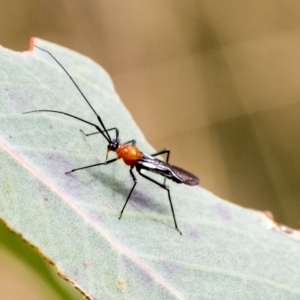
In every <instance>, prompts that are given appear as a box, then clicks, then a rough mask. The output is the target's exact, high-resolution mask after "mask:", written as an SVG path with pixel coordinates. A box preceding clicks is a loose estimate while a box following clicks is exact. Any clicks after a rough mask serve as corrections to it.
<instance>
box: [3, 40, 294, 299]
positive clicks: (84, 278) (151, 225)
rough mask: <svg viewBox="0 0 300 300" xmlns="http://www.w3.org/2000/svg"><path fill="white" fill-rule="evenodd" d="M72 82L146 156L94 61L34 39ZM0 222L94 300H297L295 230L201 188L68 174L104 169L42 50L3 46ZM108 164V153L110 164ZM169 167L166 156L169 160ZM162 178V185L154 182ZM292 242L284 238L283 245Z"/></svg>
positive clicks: (76, 101)
mask: <svg viewBox="0 0 300 300" xmlns="http://www.w3.org/2000/svg"><path fill="white" fill-rule="evenodd" d="M34 42H35V43H36V45H38V46H40V47H42V48H44V49H47V50H48V51H50V52H51V53H52V54H53V55H54V56H55V57H56V58H57V59H58V60H59V61H60V62H61V63H62V64H63V66H64V67H65V68H66V69H67V70H68V71H69V72H70V74H71V75H72V77H73V78H74V79H75V81H76V82H77V83H78V85H79V86H80V88H81V89H82V91H83V92H84V94H85V95H86V96H87V98H88V99H89V101H90V102H91V103H92V105H93V107H94V108H95V110H96V111H97V112H98V113H99V114H100V115H101V117H102V119H103V121H104V123H105V125H106V126H107V128H111V127H118V128H119V129H120V136H121V139H122V141H123V142H125V141H127V140H131V139H133V138H134V139H136V141H137V145H138V147H139V148H140V149H141V151H143V152H145V153H149V154H151V153H154V152H155V151H154V149H153V148H152V147H151V146H150V145H149V144H148V143H147V142H146V140H145V138H144V136H143V135H142V133H141V132H140V130H139V129H138V128H137V126H136V124H135V123H134V121H133V120H132V118H131V116H130V114H129V113H128V112H127V111H126V109H125V108H124V106H123V104H122V103H121V101H120V100H119V98H118V96H117V94H116V92H115V90H114V87H113V84H112V82H111V79H110V78H109V76H108V75H107V73H106V72H105V71H104V70H103V69H102V68H101V67H100V66H98V65H97V64H96V63H94V62H93V61H91V60H90V59H88V58H86V57H84V56H82V55H80V54H78V53H76V52H73V51H71V50H68V49H66V48H63V47H60V46H57V45H54V44H51V43H48V42H45V41H42V40H39V39H35V40H34ZM0 60H1V63H0V65H1V68H0V93H1V94H0V101H1V103H0V107H1V111H0V118H1V122H0V159H1V180H0V189H1V198H0V217H1V218H2V219H3V220H4V221H5V223H6V224H7V225H8V226H9V227H10V228H11V229H12V230H14V231H16V232H19V233H20V234H21V235H22V236H23V238H24V239H26V240H27V241H28V242H29V243H31V244H32V245H34V246H36V247H37V248H38V249H39V250H40V251H41V252H42V253H43V255H44V256H45V257H47V258H48V259H49V260H50V261H52V262H53V263H54V264H55V266H56V268H57V270H58V272H59V273H60V274H62V275H63V276H65V277H66V278H68V280H70V281H71V282H72V283H73V284H74V286H76V287H77V288H79V289H80V290H82V291H83V292H84V293H85V294H86V295H87V297H89V298H91V299H273V300H274V299H280V300H281V299H300V284H299V283H300V272H299V270H300V242H299V241H300V239H299V232H298V231H292V232H291V234H290V235H287V234H285V233H284V232H283V230H282V229H283V228H282V227H280V226H277V225H276V224H275V223H274V222H272V221H271V220H269V219H268V218H266V217H265V216H264V215H263V214H262V213H261V212H257V211H253V210H248V209H244V208H241V207H239V206H236V205H233V204H230V203H228V202H226V201H224V200H221V199H220V198H218V197H216V196H215V195H213V194H212V193H210V192H208V191H207V190H204V189H202V188H201V187H198V186H196V187H190V186H185V185H183V184H176V183H173V182H170V183H168V184H169V186H170V188H171V195H172V199H173V205H174V209H175V213H176V217H177V222H178V226H179V228H180V229H181V231H182V232H183V235H182V236H180V235H179V234H178V232H177V231H176V230H174V225H173V219H172V215H171V210H170V206H169V202H168V198H167V194H166V191H165V190H163V189H161V188H159V187H158V186H156V185H154V184H153V183H151V182H149V181H147V180H145V179H144V178H141V177H140V176H138V174H137V175H136V177H137V179H138V184H137V187H136V190H135V191H134V192H133V194H132V198H131V199H130V201H129V203H128V205H127V207H126V210H125V212H124V214H123V217H122V219H121V220H118V217H119V212H120V210H121V208H122V206H123V204H124V201H125V199H126V197H127V195H128V193H129V191H130V189H131V187H132V184H133V183H132V178H131V177H130V174H129V172H128V171H129V167H128V166H126V165H125V164H124V163H123V162H122V161H117V162H116V163H113V164H111V165H107V166H100V167H94V168H90V169H85V170H81V171H78V172H74V173H72V174H69V175H65V172H66V171H69V170H71V169H73V168H76V167H82V166H86V165H90V164H95V163H98V162H102V161H104V160H105V154H106V147H107V142H106V141H105V140H104V138H103V137H102V136H100V135H93V136H89V137H85V136H84V135H83V134H82V133H81V132H80V129H82V130H83V131H84V132H86V133H89V132H94V131H95V130H94V128H93V127H92V126H89V125H87V124H85V123H82V122H80V121H77V120H75V119H72V118H69V117H67V116H63V115H59V114H53V113H33V114H25V115H24V114H22V112H26V111H31V110H35V109H52V110H59V111H63V112H66V113H69V114H73V115H76V116H78V117H80V118H83V119H85V120H88V121H89V122H93V123H96V124H97V119H96V116H95V115H94V114H93V112H92V111H91V109H90V108H89V106H88V105H87V103H86V102H85V101H84V99H83V98H82V97H81V95H80V94H79V93H78V91H77V90H76V88H75V87H74V85H73V83H72V82H71V81H70V79H69V78H68V77H67V76H66V74H65V73H64V72H63V70H62V69H61V68H60V67H59V66H58V64H57V63H55V61H54V60H53V59H52V58H51V57H50V56H49V55H48V54H47V53H45V52H42V51H40V50H39V49H36V48H35V49H33V51H28V52H23V53H18V52H14V51H11V50H7V49H5V48H2V47H1V48H0ZM110 157H112V158H113V157H114V154H113V153H112V154H110ZM171 162H172V156H171ZM157 178H158V180H162V179H161V178H159V177H157ZM292 234H293V235H294V238H292V236H291V235H292Z"/></svg>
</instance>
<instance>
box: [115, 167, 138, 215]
mask: <svg viewBox="0 0 300 300" xmlns="http://www.w3.org/2000/svg"><path fill="white" fill-rule="evenodd" d="M132 169H133V167H131V168H130V170H129V172H130V175H131V177H132V180H133V182H134V184H133V187H132V188H131V190H130V193H129V195H128V197H127V199H126V201H125V204H124V206H123V208H122V210H121V212H120V216H119V220H120V219H121V217H122V214H123V211H124V209H125V206H126V204H127V202H128V200H129V198H130V196H131V193H132V192H133V190H134V188H135V186H136V183H137V180H136V178H135V176H134V174H133V172H132Z"/></svg>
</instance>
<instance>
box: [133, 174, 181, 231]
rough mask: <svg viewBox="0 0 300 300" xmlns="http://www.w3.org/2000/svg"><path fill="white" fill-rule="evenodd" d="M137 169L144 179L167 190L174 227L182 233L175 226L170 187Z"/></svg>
mask: <svg viewBox="0 0 300 300" xmlns="http://www.w3.org/2000/svg"><path fill="white" fill-rule="evenodd" d="M137 171H138V173H139V174H140V175H141V176H142V177H144V178H146V179H148V180H150V181H152V182H153V183H155V184H157V185H158V186H160V187H161V188H163V189H164V190H166V191H167V193H168V198H169V203H170V206H171V211H172V215H173V220H174V225H175V229H176V230H177V231H178V232H179V233H180V234H181V235H182V232H181V231H180V230H179V228H178V226H177V222H176V217H175V212H174V208H173V204H172V199H171V194H170V189H169V187H167V186H166V185H165V184H162V183H159V182H158V181H156V180H154V179H153V178H151V177H148V176H147V175H145V174H142V173H141V172H140V170H139V169H137Z"/></svg>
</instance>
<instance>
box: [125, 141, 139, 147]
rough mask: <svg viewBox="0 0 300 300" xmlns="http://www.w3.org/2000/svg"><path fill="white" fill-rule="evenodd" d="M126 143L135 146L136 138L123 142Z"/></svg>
mask: <svg viewBox="0 0 300 300" xmlns="http://www.w3.org/2000/svg"><path fill="white" fill-rule="evenodd" d="M127 144H131V145H132V146H135V144H136V140H131V141H128V142H126V143H124V145H127Z"/></svg>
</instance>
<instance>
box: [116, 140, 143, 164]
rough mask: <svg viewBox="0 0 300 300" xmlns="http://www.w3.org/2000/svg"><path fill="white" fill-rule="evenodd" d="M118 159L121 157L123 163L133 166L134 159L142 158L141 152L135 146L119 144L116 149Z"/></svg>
mask: <svg viewBox="0 0 300 300" xmlns="http://www.w3.org/2000/svg"><path fill="white" fill-rule="evenodd" d="M116 153H117V156H118V159H120V158H122V159H123V161H124V163H125V164H126V165H128V166H134V165H135V163H136V161H137V160H138V159H140V158H142V156H143V154H142V153H141V152H140V151H139V149H138V148H137V147H136V146H132V145H129V146H126V145H123V144H120V145H119V147H118V149H117V150H116Z"/></svg>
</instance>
